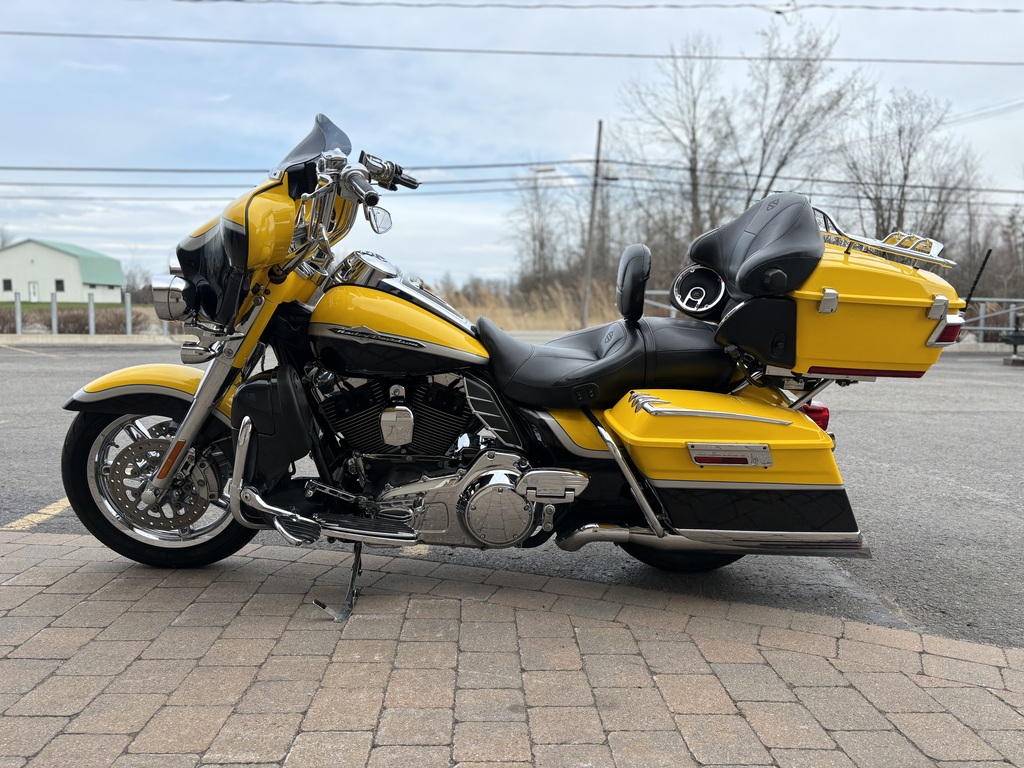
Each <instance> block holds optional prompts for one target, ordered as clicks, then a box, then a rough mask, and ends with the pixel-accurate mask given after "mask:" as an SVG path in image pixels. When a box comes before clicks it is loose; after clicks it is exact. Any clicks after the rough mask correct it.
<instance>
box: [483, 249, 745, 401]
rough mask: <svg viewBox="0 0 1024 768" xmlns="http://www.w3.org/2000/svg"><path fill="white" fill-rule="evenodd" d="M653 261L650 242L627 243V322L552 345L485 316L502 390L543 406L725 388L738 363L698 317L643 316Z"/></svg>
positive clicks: (622, 267)
mask: <svg viewBox="0 0 1024 768" xmlns="http://www.w3.org/2000/svg"><path fill="white" fill-rule="evenodd" d="M650 264H651V252H650V251H649V250H648V249H647V247H646V246H644V245H632V246H630V247H629V248H627V249H626V251H625V252H624V253H623V254H622V260H621V261H620V263H619V278H618V284H617V286H616V299H617V302H618V306H619V311H620V312H621V313H622V316H623V317H622V319H621V320H617V321H616V322H613V323H608V324H606V325H600V326H596V327H594V328H586V329H584V330H582V331H576V332H575V333H570V334H568V335H567V336H562V337H561V338H558V339H555V340H554V341H551V342H548V343H547V344H543V345H534V344H530V343H528V342H525V341H520V340H519V339H517V338H515V337H514V336H512V335H510V334H508V333H506V332H505V331H503V330H502V329H501V328H499V327H498V326H497V325H496V324H495V323H493V322H491V321H490V320H488V319H487V318H485V317H482V318H480V319H479V320H478V321H477V330H478V333H479V335H480V341H481V342H482V343H483V345H484V346H485V347H487V351H488V352H489V353H490V355H491V371H492V373H493V375H494V378H495V380H496V383H497V384H498V386H499V387H500V388H501V390H502V392H503V393H504V394H505V395H506V396H507V397H509V398H510V399H512V400H515V401H517V402H520V403H523V404H525V405H531V406H535V407H541V408H573V407H575V408H578V407H580V406H584V405H587V406H592V407H595V408H608V407H611V406H612V405H614V404H615V403H616V402H618V400H619V399H620V398H622V396H623V395H625V394H626V393H627V392H629V391H630V390H632V389H637V388H640V387H649V388H666V389H667V388H678V389H699V390H705V391H716V392H720V391H725V390H726V389H728V387H729V384H730V382H731V380H732V379H733V376H734V374H735V370H736V365H735V363H734V362H733V360H732V359H731V358H730V357H729V356H728V355H727V354H726V353H725V351H724V350H723V349H722V347H721V346H719V345H718V344H716V343H715V341H714V330H713V329H711V328H709V327H708V326H707V325H706V324H705V323H702V322H700V321H697V320H688V319H675V318H667V317H666V318H650V319H644V318H642V314H643V302H644V291H645V287H646V282H647V278H648V277H649V276H650Z"/></svg>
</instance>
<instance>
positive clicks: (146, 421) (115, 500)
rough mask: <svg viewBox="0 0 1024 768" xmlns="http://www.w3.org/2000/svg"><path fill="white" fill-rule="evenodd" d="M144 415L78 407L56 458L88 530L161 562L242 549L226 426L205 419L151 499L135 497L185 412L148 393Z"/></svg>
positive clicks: (187, 564)
mask: <svg viewBox="0 0 1024 768" xmlns="http://www.w3.org/2000/svg"><path fill="white" fill-rule="evenodd" d="M147 410H148V411H149V413H146V414H138V413H132V414H119V413H88V412H84V413H79V414H78V416H77V417H75V420H74V422H73V423H72V424H71V429H70V430H68V435H67V437H66V438H65V440H64V451H63V454H62V456H61V474H62V476H63V480H64V490H65V491H66V493H67V495H68V501H70V502H71V507H72V509H73V510H74V511H75V514H76V515H78V519H79V520H81V521H82V523H83V524H84V525H85V527H86V528H88V529H89V532H90V533H92V535H93V536H95V537H96V538H97V539H99V540H100V541H102V542H103V543H104V544H106V545H107V546H108V547H110V548H111V549H112V550H114V551H115V552H117V553H118V554H121V555H124V556H125V557H127V558H130V559H131V560H135V561H136V562H139V563H144V564H145V565H152V566H157V567H161V568H197V567H199V566H203V565H208V564H210V563H213V562H216V561H217V560H222V559H223V558H225V557H228V556H230V555H233V554H234V553H235V552H237V551H238V550H240V549H241V548H242V547H244V546H245V545H246V544H247V543H248V542H249V541H250V540H251V539H252V537H253V536H255V535H256V531H255V530H253V529H251V528H246V527H245V526H242V525H240V524H239V523H238V522H236V521H235V520H234V518H233V517H232V516H231V509H230V506H229V502H228V495H227V481H228V478H230V477H231V464H232V458H233V451H232V448H231V432H230V430H228V428H227V427H226V426H225V425H223V424H221V423H220V422H218V421H216V420H214V419H211V420H210V421H209V423H208V424H207V425H206V426H205V427H204V428H203V431H202V432H201V434H200V436H199V438H197V440H196V441H195V444H194V445H193V447H192V449H191V450H190V451H189V454H188V456H187V457H186V458H185V460H184V462H183V463H182V466H181V469H179V471H178V472H177V474H176V477H175V480H174V483H173V484H172V486H171V488H170V489H169V490H168V491H167V493H166V494H165V495H164V498H163V500H162V501H161V502H160V503H159V504H156V505H153V506H147V505H145V504H144V503H143V502H142V500H141V494H142V491H143V490H144V489H145V487H146V481H147V479H148V478H149V476H150V475H152V473H153V472H154V471H155V470H156V468H157V466H158V465H159V463H160V460H161V458H162V457H163V455H164V452H165V451H166V450H167V447H168V446H169V445H170V440H171V438H172V437H173V436H174V433H175V431H176V430H177V427H178V422H179V421H180V420H181V418H182V417H183V416H184V414H185V410H186V404H185V403H183V402H178V401H175V400H173V399H169V398H168V399H164V398H153V400H152V401H151V403H150V407H149V408H148V409H147Z"/></svg>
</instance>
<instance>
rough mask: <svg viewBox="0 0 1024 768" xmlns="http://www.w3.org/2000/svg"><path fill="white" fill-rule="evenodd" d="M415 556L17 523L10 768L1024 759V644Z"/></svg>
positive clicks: (9, 654) (1, 748)
mask: <svg viewBox="0 0 1024 768" xmlns="http://www.w3.org/2000/svg"><path fill="white" fill-rule="evenodd" d="M377 551H381V550H377ZM394 552H395V554H396V556H393V557H392V556H381V555H366V556H365V557H364V559H363V566H364V571H363V574H362V576H361V578H360V584H361V585H362V587H363V594H362V595H361V597H360V599H359V602H358V603H357V605H356V612H355V613H354V614H353V616H352V617H351V618H350V619H349V621H348V622H347V623H346V624H335V623H332V622H331V621H330V620H329V619H328V617H327V616H326V614H324V613H323V612H322V611H320V610H319V609H318V608H316V607H315V606H313V605H312V603H311V601H312V599H313V598H314V597H316V598H320V599H323V600H326V601H329V602H333V601H336V600H337V599H338V597H339V592H340V585H341V584H343V583H344V581H345V579H346V578H347V565H348V561H349V558H350V555H348V554H347V553H346V552H345V551H343V550H341V549H339V550H337V551H330V550H309V549H291V548H286V547H279V546H257V545H252V546H250V547H248V548H246V549H245V550H243V552H242V553H241V554H240V555H238V556H236V557H232V558H230V559H228V560H225V561H224V562H222V563H219V564H217V565H214V566H211V567H209V568H204V569H200V570H194V571H173V570H158V569H153V568H146V567H143V566H139V565H136V564H134V563H131V562H129V561H127V560H124V559H122V558H120V557H118V556H117V555H115V554H114V553H113V552H110V551H109V550H107V549H105V548H103V547H102V546H101V545H100V544H99V543H98V542H97V541H95V540H94V539H92V537H89V536H73V535H48V534H32V533H15V532H0V713H2V714H0V768H21V766H32V768H42V767H43V766H60V767H61V768H64V767H65V766H68V767H71V766H74V768H88V767H89V766H115V767H116V768H144V767H145V766H154V767H159V768H179V767H180V768H194V767H195V766H200V765H201V766H216V765H225V766H227V765H259V766H284V767H286V768H308V767H310V766H331V767H332V768H349V767H352V768H385V767H386V766H402V767H405V766H416V767H417V768H419V767H423V768H430V767H431V766H452V765H459V766H463V767H464V768H471V767H472V768H483V766H488V765H493V766H498V765H500V766H503V767H504V768H513V767H514V766H529V765H533V766H545V767H549V768H556V767H557V766H574V767H575V766H594V767H595V768H598V767H603V766H609V767H610V768H626V767H627V766H636V767H638V768H640V767H642V768H657V766H672V767H673V768H684V767H685V766H697V765H700V766H744V765H753V766H766V765H775V766H781V767H782V768H798V767H803V766H807V767H808V768H810V767H812V766H813V767H814V768H832V767H835V768H850V767H851V766H861V767H862V768H874V767H875V766H877V767H879V768H883V767H884V768H894V767H896V766H942V767H945V768H953V767H954V766H957V767H958V768H967V767H968V766H971V767H973V768H982V767H985V768H987V767H988V766H996V765H1004V766H1005V765H1016V766H1020V765H1024V651H1022V650H1020V649H1004V648H998V647H993V646H986V645H976V644H972V643H965V642H960V641H954V640H949V639H946V638H940V637H932V636H927V635H925V636H922V635H920V634H918V633H916V632H909V631H902V630H896V629H890V628H884V627H875V626H870V625H867V624H861V623H856V622H848V621H843V620H841V619H839V618H834V617H823V616H813V615H808V614H800V613H795V612H791V611H787V610H785V609H784V608H765V607H757V606H749V605H740V604H735V603H727V602H716V601H713V600H707V599H703V598H694V597H689V596H684V595H674V594H672V593H670V592H659V591H653V590H640V589H632V588H623V587H607V586H605V585H603V584H598V583H593V582H583V581H573V580H570V579H563V578H547V577H543V576H537V575H532V574H524V573H512V572H508V571H494V570H490V569H486V568H475V567H465V566H454V565H445V564H439V563H436V562H433V561H428V560H423V559H418V558H417V557H416V555H415V552H411V553H410V552H401V551H399V550H394Z"/></svg>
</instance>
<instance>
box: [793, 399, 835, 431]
mask: <svg viewBox="0 0 1024 768" xmlns="http://www.w3.org/2000/svg"><path fill="white" fill-rule="evenodd" d="M800 410H801V411H803V412H804V413H806V414H807V417H808V418H809V419H810V420H811V421H813V422H814V423H815V424H817V425H818V426H819V427H820V428H821V431H822V432H825V431H827V430H828V407H827V406H826V405H823V404H822V403H819V402H818V401H816V400H815V401H812V402H810V403H804V404H803V405H801V406H800Z"/></svg>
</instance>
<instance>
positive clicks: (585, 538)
mask: <svg viewBox="0 0 1024 768" xmlns="http://www.w3.org/2000/svg"><path fill="white" fill-rule="evenodd" d="M600 541H603V542H610V543H612V544H635V545H637V546H641V547H650V548H651V549H662V550H668V551H674V552H731V553H737V554H772V555H813V556H819V557H871V550H870V549H868V547H867V545H866V544H865V543H864V537H863V536H862V535H861V534H860V532H853V533H817V532H789V531H711V530H683V531H679V532H677V533H667V534H666V535H665V536H663V537H659V536H658V535H657V534H656V533H654V532H653V531H651V530H650V529H648V528H640V527H636V526H634V527H630V528H627V527H625V526H621V525H608V524H604V523H594V524H590V525H584V526H582V527H580V528H577V529H576V530H574V531H571V532H570V533H567V534H565V535H564V536H559V537H558V538H557V539H556V540H555V543H556V544H557V545H558V546H559V547H560V548H561V549H564V550H566V551H567V552H575V551H577V550H579V549H581V548H582V547H584V546H586V545H587V544H592V543H594V542H600Z"/></svg>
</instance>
